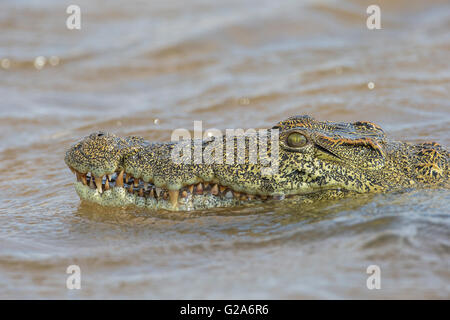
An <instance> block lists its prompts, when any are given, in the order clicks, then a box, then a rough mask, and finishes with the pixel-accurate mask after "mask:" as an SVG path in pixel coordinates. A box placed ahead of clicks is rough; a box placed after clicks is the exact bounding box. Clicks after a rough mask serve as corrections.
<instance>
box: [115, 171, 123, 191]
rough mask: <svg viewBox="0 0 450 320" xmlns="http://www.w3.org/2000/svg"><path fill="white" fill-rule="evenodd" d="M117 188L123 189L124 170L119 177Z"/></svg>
mask: <svg viewBox="0 0 450 320" xmlns="http://www.w3.org/2000/svg"><path fill="white" fill-rule="evenodd" d="M116 187H123V170H122V171H120V173H119V174H118V175H117V179H116Z"/></svg>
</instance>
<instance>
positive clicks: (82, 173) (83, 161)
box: [65, 115, 449, 211]
mask: <svg viewBox="0 0 450 320" xmlns="http://www.w3.org/2000/svg"><path fill="white" fill-rule="evenodd" d="M227 139H228V140H227ZM252 139H253V140H252ZM230 141H231V142H230ZM263 141H265V148H264V149H263V148H262V147H261V148H260V149H261V151H260V155H263V156H260V157H256V160H255V157H253V158H252V153H251V152H250V150H255V149H254V147H255V146H257V147H258V148H259V146H260V145H262V144H261V143H262V142H263ZM219 142H221V143H219ZM212 146H214V148H212ZM230 146H231V147H230ZM196 147H197V148H200V149H195V148H196ZM208 148H210V149H211V150H212V151H211V150H210V151H211V152H210V153H209V154H210V155H211V157H215V158H214V160H217V159H219V160H220V157H216V156H220V155H221V156H222V161H209V162H208V161H205V159H206V160H208V157H205V159H203V161H200V162H198V161H197V162H195V161H192V155H193V154H194V153H191V152H195V150H197V151H198V150H200V151H201V152H205V151H207V149H208ZM252 148H253V149H252ZM174 150H176V151H177V152H178V154H179V155H180V157H179V158H176V159H178V160H179V159H183V160H188V161H175V158H174V156H173V155H174ZM180 150H181V151H180ZM222 151H223V152H222ZM263 151H264V152H263ZM274 154H276V157H273V158H274V159H275V160H276V161H277V167H276V168H275V169H276V170H272V171H271V170H267V168H268V165H267V163H268V162H267V157H271V156H273V155H274ZM264 156H265V157H266V158H264ZM211 157H210V158H209V160H211ZM228 160H234V161H228ZM263 160H265V161H263ZM272 160H273V159H272ZM65 163H66V164H67V166H68V167H69V168H70V170H71V171H72V172H73V173H74V174H75V175H76V182H75V190H76V192H77V193H78V195H79V197H80V198H81V200H87V201H89V202H94V203H97V204H99V205H101V206H115V207H124V206H130V205H134V206H138V207H146V208H149V209H165V210H176V211H184V210H186V211H190V210H201V209H209V208H214V207H230V206H238V205H247V204H253V203H262V202H266V201H277V200H282V199H285V198H293V199H299V202H301V201H310V202H311V201H315V200H322V199H334V198H340V197H344V196H347V195H356V194H362V193H383V192H389V191H393V190H400V189H410V188H424V187H426V188H430V187H432V188H449V179H448V176H449V170H448V168H449V152H448V151H446V149H445V148H444V147H442V146H441V145H439V144H438V143H436V142H423V143H419V144H412V143H408V142H401V141H395V140H392V139H389V138H388V137H387V136H386V134H385V132H384V130H383V129H382V128H381V127H380V126H378V125H376V124H374V123H372V122H368V121H357V122H353V123H344V122H330V121H317V120H315V119H314V118H312V117H310V116H307V115H302V116H293V117H290V118H288V119H286V120H283V121H280V122H279V123H277V124H276V125H275V126H273V127H272V128H269V129H267V130H259V131H257V132H256V134H248V132H247V133H244V134H242V135H236V136H234V137H232V138H231V139H230V137H229V136H226V135H223V136H220V135H216V136H212V137H209V138H205V139H184V140H180V141H171V142H148V141H146V140H145V139H144V138H142V137H137V136H130V137H121V136H117V135H115V134H112V133H106V132H103V131H99V132H95V133H92V134H90V135H89V136H87V137H85V138H83V139H81V140H80V141H78V142H77V143H75V144H74V145H73V146H71V147H70V149H68V151H67V152H66V155H65Z"/></svg>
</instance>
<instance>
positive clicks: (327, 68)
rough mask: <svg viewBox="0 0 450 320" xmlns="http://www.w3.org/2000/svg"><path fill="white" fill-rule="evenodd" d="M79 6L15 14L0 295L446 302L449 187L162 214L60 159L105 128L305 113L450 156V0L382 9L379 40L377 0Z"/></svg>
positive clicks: (161, 128) (9, 17)
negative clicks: (374, 129) (78, 22)
mask: <svg viewBox="0 0 450 320" xmlns="http://www.w3.org/2000/svg"><path fill="white" fill-rule="evenodd" d="M70 4H72V2H71V1H56V0H44V1H20V0H19V1H17V0H9V1H3V2H2V5H1V6H2V10H1V11H0V30H1V32H0V60H1V61H4V60H2V59H8V60H7V63H6V62H3V63H2V65H3V66H5V65H6V66H7V68H5V67H0V96H1V97H2V99H1V103H0V137H1V138H0V170H1V176H2V181H3V183H1V184H0V198H1V201H0V297H1V298H68V299H78V298H138V299H140V298H256V299H258V298H287V299H297V298H376V299H382V298H444V299H448V298H450V271H449V262H450V228H449V227H450V220H449V213H450V205H449V203H450V201H449V200H450V194H449V192H448V190H410V191H406V192H400V193H391V194H384V195H364V196H361V197H358V198H349V199H343V200H339V201H331V202H324V203H317V204H313V205H305V206H301V207H299V206H292V205H290V204H289V203H287V202H285V203H280V202H278V203H268V204H265V205H257V206H252V207H241V208H235V209H232V210H230V209H218V210H210V211H208V212H201V213H192V214H179V213H173V214H162V213H155V212H150V211H142V210H139V209H130V208H128V209H105V208H100V207H98V206H95V205H90V204H87V203H80V201H79V199H78V197H77V195H76V194H75V192H74V189H73V185H72V184H73V181H74V178H73V175H72V174H71V173H70V171H69V170H68V169H67V168H66V166H65V164H64V161H63V157H64V153H65V150H66V148H68V147H69V146H70V145H71V144H72V143H73V142H74V141H76V140H77V139H78V138H80V137H82V136H85V135H87V134H89V133H91V132H92V131H96V130H100V129H101V130H106V131H111V132H114V133H116V134H120V135H131V134H134V135H141V136H143V137H145V138H146V139H148V140H152V141H153V140H155V141H156V140H158V141H167V140H169V139H170V135H171V132H172V130H173V129H175V128H188V129H192V128H193V121H194V120H202V121H203V126H204V128H205V129H206V128H213V127H214V128H219V129H222V130H223V129H225V128H249V127H253V128H261V127H270V126H272V125H273V124H274V123H276V122H278V121H279V120H280V119H283V118H286V117H288V116H291V115H297V114H309V115H311V116H313V117H315V118H317V119H320V120H334V121H357V120H367V121H373V122H375V123H377V124H379V125H381V126H382V127H383V128H384V129H385V130H386V131H387V133H388V134H389V135H390V136H392V137H394V138H396V139H402V140H406V141H410V142H419V141H427V140H434V141H437V142H439V143H441V144H443V145H444V146H446V147H447V148H448V146H449V145H450V135H449V129H448V128H449V125H450V104H449V98H450V94H449V92H450V66H449V59H448V58H449V54H450V33H449V28H450V5H449V3H448V1H407V0H395V1H393V0H389V1H388V0H385V1H378V4H379V5H380V7H381V10H382V29H381V30H375V31H370V30H368V29H367V28H366V22H365V20H366V17H367V15H366V13H365V12H366V8H367V6H368V5H369V4H372V3H371V2H370V1H356V0H355V1H331V0H330V1H283V2H278V1H261V0H257V1H256V0H255V1H237V0H232V1H221V2H217V3H214V4H213V2H211V1H200V0H198V1H189V2H186V1H151V3H150V2H148V1H114V3H113V2H112V1H106V0H105V1H87V0H79V1H77V4H78V5H79V6H80V7H81V11H82V29H81V30H79V31H70V30H67V29H66V27H65V19H66V17H67V14H66V13H65V10H66V7H67V6H68V5H70ZM39 56H43V57H46V58H47V59H50V57H52V56H53V57H58V59H59V60H58V59H56V58H52V60H51V62H52V64H53V65H52V64H51V63H50V60H47V63H46V64H45V66H44V67H43V68H42V69H37V68H36V67H35V64H34V62H35V59H36V57H39ZM369 82H373V83H374V85H375V87H374V88H373V89H369V88H368V83H369ZM155 120H156V121H155ZM71 264H77V265H79V266H80V268H81V271H82V290H68V289H66V286H65V283H66V278H67V274H66V273H65V271H66V268H67V266H68V265H71ZM372 264H375V265H378V266H380V268H381V273H382V282H381V286H382V288H381V290H368V289H367V287H366V279H367V277H368V275H367V274H366V268H367V267H368V266H369V265H372Z"/></svg>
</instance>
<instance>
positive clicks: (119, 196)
mask: <svg viewBox="0 0 450 320" xmlns="http://www.w3.org/2000/svg"><path fill="white" fill-rule="evenodd" d="M75 190H76V192H77V194H78V196H79V197H80V199H81V200H86V201H89V202H93V203H96V204H99V205H101V206H104V207H127V206H133V205H134V206H137V207H141V208H147V209H153V210H158V209H165V210H170V211H191V210H202V209H210V208H218V207H233V206H237V205H240V204H243V203H245V201H240V200H238V199H235V198H222V197H217V196H214V195H212V194H203V195H195V194H190V195H188V196H187V197H184V198H180V199H179V201H178V204H177V205H176V206H173V205H172V204H171V203H170V201H168V200H165V199H155V198H148V197H147V198H146V197H140V196H139V195H137V194H132V193H129V192H127V190H126V189H125V188H123V187H113V188H111V189H109V190H105V191H103V193H99V192H98V190H97V189H92V188H90V187H89V186H87V185H84V184H83V183H81V182H79V181H78V182H75ZM255 202H259V201H258V200H256V201H255ZM247 203H248V202H247Z"/></svg>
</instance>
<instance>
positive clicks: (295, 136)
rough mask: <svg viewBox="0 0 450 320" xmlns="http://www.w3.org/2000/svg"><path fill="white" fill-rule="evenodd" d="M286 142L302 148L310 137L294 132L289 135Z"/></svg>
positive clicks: (292, 146)
mask: <svg viewBox="0 0 450 320" xmlns="http://www.w3.org/2000/svg"><path fill="white" fill-rule="evenodd" d="M286 142H287V145H288V146H289V147H291V148H300V147H303V146H304V145H306V143H307V142H308V139H306V137H305V136H304V135H302V134H301V133H298V132H293V133H291V134H290V135H289V136H288V137H287V139H286Z"/></svg>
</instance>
